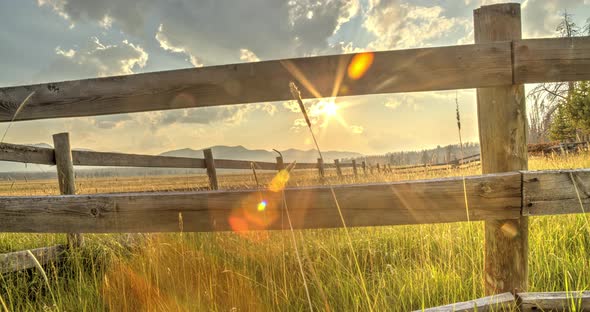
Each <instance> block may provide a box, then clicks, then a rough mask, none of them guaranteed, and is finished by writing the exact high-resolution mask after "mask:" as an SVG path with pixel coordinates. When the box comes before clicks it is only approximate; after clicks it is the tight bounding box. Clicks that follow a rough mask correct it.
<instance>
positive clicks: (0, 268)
mask: <svg viewBox="0 0 590 312" xmlns="http://www.w3.org/2000/svg"><path fill="white" fill-rule="evenodd" d="M65 249H66V248H65V246H62V245H58V246H52V247H42V248H36V249H30V251H31V253H32V254H33V256H35V258H36V259H37V261H39V263H40V264H41V265H46V264H49V263H51V262H55V261H58V260H59V258H60V257H61V255H62V254H63V252H64V251H65ZM34 267H36V265H35V260H34V259H33V258H31V256H30V255H29V253H28V252H27V251H26V250H23V251H16V252H9V253H5V254H0V274H4V273H10V272H16V271H20V270H25V269H31V268H34Z"/></svg>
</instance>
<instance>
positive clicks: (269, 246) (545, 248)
mask: <svg viewBox="0 0 590 312" xmlns="http://www.w3.org/2000/svg"><path fill="white" fill-rule="evenodd" d="M529 167H530V168H531V170H537V169H538V170H540V169H557V168H590V154H588V153H587V152H585V153H581V154H577V155H570V156H559V157H546V158H541V157H533V158H531V159H530V163H529ZM479 170H480V169H479V167H471V168H468V169H463V170H449V171H444V170H443V171H434V172H425V171H423V170H416V171H414V172H411V173H406V174H395V173H394V174H375V175H370V176H364V175H362V174H361V176H360V177H359V178H358V179H354V178H353V177H352V176H350V175H349V176H348V177H345V178H343V179H338V178H337V177H335V176H330V177H329V178H328V182H329V183H334V184H336V183H354V182H382V181H396V180H409V179H423V178H434V177H442V176H451V175H453V176H457V175H473V174H479V173H480V172H479ZM271 178H272V174H261V175H260V179H261V180H262V181H263V183H268V182H269V181H270V179H271ZM317 183H318V182H317V174H316V172H315V171H309V172H305V171H303V172H297V171H296V172H295V173H294V174H293V175H292V178H291V181H290V182H289V185H290V186H297V185H310V184H317ZM206 185H207V179H206V177H204V176H192V177H188V176H168V177H135V178H113V179H80V180H79V181H78V182H77V188H78V192H79V193H82V194H83V193H97V192H122V191H125V192H128V191H156V190H161V191H168V190H178V189H205V188H206ZM220 186H221V188H224V189H230V188H231V189H238V188H239V189H243V188H253V187H256V185H255V183H254V179H253V177H252V175H250V174H233V175H226V176H220ZM57 189H58V188H57V182H56V181H53V180H51V181H49V180H48V181H28V182H26V181H16V182H5V183H0V194H1V195H49V194H56V193H57ZM589 217H590V216H588V215H581V214H580V215H566V216H550V217H535V218H531V221H530V255H529V261H530V262H529V265H530V268H529V271H530V279H529V284H530V287H529V290H530V291H563V290H588V289H590V256H589V255H590V226H589V223H588V221H589V220H588V218H589ZM348 231H349V234H350V237H351V242H349V241H348V239H347V236H346V232H345V230H344V229H330V230H305V231H295V232H293V233H291V232H252V233H245V234H244V233H240V234H237V233H196V234H194V233H176V234H145V235H133V236H130V235H125V234H118V235H86V242H87V246H86V247H85V248H83V249H81V250H79V251H76V252H73V253H72V254H70V255H69V257H68V260H67V262H66V263H62V264H60V265H59V267H48V268H46V274H47V279H46V280H45V278H44V277H43V274H42V273H40V272H39V271H36V270H31V271H28V272H19V273H16V274H8V275H4V276H1V277H0V310H2V307H4V308H5V309H8V310H10V311H13V310H14V311H26V310H34V311H39V310H41V311H98V310H112V311H301V310H309V301H308V299H307V295H306V290H305V287H306V286H307V288H308V290H309V294H310V298H311V304H312V306H313V308H314V310H324V311H371V310H373V311H408V310H413V309H421V308H427V307H431V306H436V305H442V304H447V303H452V302H456V301H463V300H469V299H474V298H476V297H482V296H483V284H482V278H483V273H482V271H483V223H482V222H472V223H452V224H439V225H416V226H396V227H374V228H354V229H348ZM293 237H294V238H295V241H296V244H297V247H298V248H297V250H295V248H294V244H293ZM64 242H65V236H64V235H32V234H0V252H7V251H14V250H22V249H25V248H33V247H40V246H49V245H55V244H59V243H64ZM353 250H354V253H353ZM296 251H297V252H298V253H297V252H296ZM297 254H299V259H300V260H298V257H297ZM355 256H356V261H358V266H357V265H356V262H355ZM301 271H303V273H304V276H305V282H304V280H303V279H302V274H301Z"/></svg>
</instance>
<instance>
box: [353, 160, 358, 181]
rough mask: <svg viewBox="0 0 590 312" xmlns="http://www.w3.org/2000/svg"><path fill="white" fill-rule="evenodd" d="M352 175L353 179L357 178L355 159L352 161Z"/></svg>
mask: <svg viewBox="0 0 590 312" xmlns="http://www.w3.org/2000/svg"><path fill="white" fill-rule="evenodd" d="M352 174H354V177H355V178H356V177H358V171H357V168H356V160H355V159H353V160H352Z"/></svg>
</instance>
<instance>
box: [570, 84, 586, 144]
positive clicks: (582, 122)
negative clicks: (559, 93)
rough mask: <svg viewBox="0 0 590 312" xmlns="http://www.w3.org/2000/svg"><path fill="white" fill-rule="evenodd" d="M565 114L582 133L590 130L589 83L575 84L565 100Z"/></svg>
mask: <svg viewBox="0 0 590 312" xmlns="http://www.w3.org/2000/svg"><path fill="white" fill-rule="evenodd" d="M566 108H567V114H568V115H569V117H570V118H571V120H572V121H573V123H574V125H575V126H576V127H577V128H578V129H580V130H581V132H582V133H588V132H590V83H588V81H582V82H580V83H578V84H577V86H576V88H575V89H574V91H573V92H572V95H571V97H570V98H569V99H568V101H567V105H566Z"/></svg>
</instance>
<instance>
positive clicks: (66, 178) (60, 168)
mask: <svg viewBox="0 0 590 312" xmlns="http://www.w3.org/2000/svg"><path fill="white" fill-rule="evenodd" d="M53 146H54V154H55V164H56V168H57V180H58V181H59V191H60V193H61V194H62V195H75V194H76V180H75V175H74V162H73V160H72V149H71V146H70V134H69V133H67V132H65V133H58V134H54V135H53ZM67 238H68V247H69V248H77V247H82V246H83V245H84V236H82V234H80V233H68V234H67Z"/></svg>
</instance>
